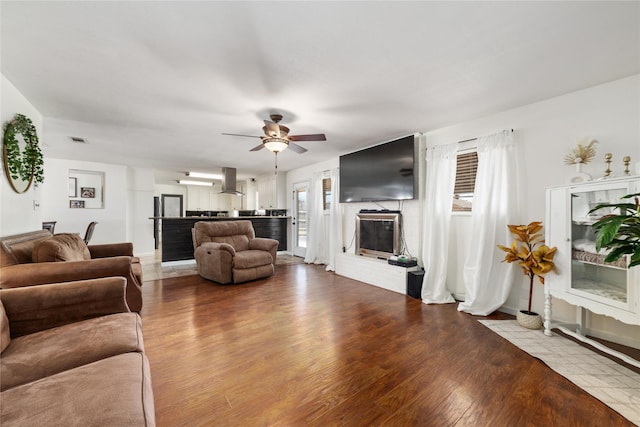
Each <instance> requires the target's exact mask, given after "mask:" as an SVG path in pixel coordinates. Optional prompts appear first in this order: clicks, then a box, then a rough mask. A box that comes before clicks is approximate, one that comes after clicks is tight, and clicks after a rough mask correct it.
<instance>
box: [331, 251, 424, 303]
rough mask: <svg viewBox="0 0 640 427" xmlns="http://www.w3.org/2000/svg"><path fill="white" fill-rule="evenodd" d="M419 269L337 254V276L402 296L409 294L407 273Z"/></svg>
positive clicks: (374, 259) (358, 256)
mask: <svg viewBox="0 0 640 427" xmlns="http://www.w3.org/2000/svg"><path fill="white" fill-rule="evenodd" d="M418 270H419V267H417V266H415V267H401V266H399V265H390V264H389V263H388V262H387V261H386V260H381V259H376V258H370V257H364V256H360V255H355V254H347V253H340V254H336V274H339V275H340V276H345V277H348V278H350V279H354V280H359V281H361V282H364V283H368V284H369V285H374V286H378V287H379V288H383V289H388V290H390V291H394V292H398V293H400V294H406V293H407V273H408V272H409V271H418Z"/></svg>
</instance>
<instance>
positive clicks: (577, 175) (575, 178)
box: [569, 162, 591, 184]
mask: <svg viewBox="0 0 640 427" xmlns="http://www.w3.org/2000/svg"><path fill="white" fill-rule="evenodd" d="M583 164H584V163H582V162H577V163H576V164H575V165H576V171H575V172H574V173H573V174H571V176H570V177H569V182H570V183H571V184H577V183H580V182H587V181H591V175H589V174H588V173H585V172H582V165H583Z"/></svg>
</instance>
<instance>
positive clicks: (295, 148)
mask: <svg viewBox="0 0 640 427" xmlns="http://www.w3.org/2000/svg"><path fill="white" fill-rule="evenodd" d="M289 149H290V150H291V151H294V152H296V153H298V154H302V153H305V152H307V151H308V150H307V149H306V148H304V147H302V146H300V145H298V144H294V143H293V142H290V143H289Z"/></svg>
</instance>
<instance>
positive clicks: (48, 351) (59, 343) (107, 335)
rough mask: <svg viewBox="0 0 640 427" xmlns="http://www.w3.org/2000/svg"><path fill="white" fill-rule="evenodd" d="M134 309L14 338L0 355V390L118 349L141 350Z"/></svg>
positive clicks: (109, 354) (139, 326) (139, 322)
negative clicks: (130, 311)
mask: <svg viewBox="0 0 640 427" xmlns="http://www.w3.org/2000/svg"><path fill="white" fill-rule="evenodd" d="M143 350H144V345H143V341H142V324H141V320H140V317H139V316H138V315H137V314H135V313H117V314H112V315H109V316H102V317H96V318H93V319H89V320H84V321H81V322H75V323H70V324H68V325H64V326H59V327H57V328H53V329H47V330H45V331H40V332H36V333H33V334H29V335H24V336H21V337H18V338H14V339H13V340H12V341H11V346H9V348H7V350H6V351H5V352H4V353H2V358H1V359H0V390H3V391H4V390H7V389H9V388H11V387H15V386H18V385H21V384H25V383H28V382H31V381H35V380H39V379H41V378H44V377H46V376H49V375H53V374H57V373H59V372H63V371H66V370H69V369H73V368H76V367H78V366H82V365H86V364H87V363H92V362H95V361H97V360H101V359H105V358H107V357H111V356H114V355H117V354H121V353H128V352H142V351H143Z"/></svg>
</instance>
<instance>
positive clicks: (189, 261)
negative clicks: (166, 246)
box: [160, 259, 196, 267]
mask: <svg viewBox="0 0 640 427" xmlns="http://www.w3.org/2000/svg"><path fill="white" fill-rule="evenodd" d="M195 263H196V260H195V259H185V260H182V261H164V262H162V263H160V265H161V266H163V267H175V266H179V265H192V264H195Z"/></svg>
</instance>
